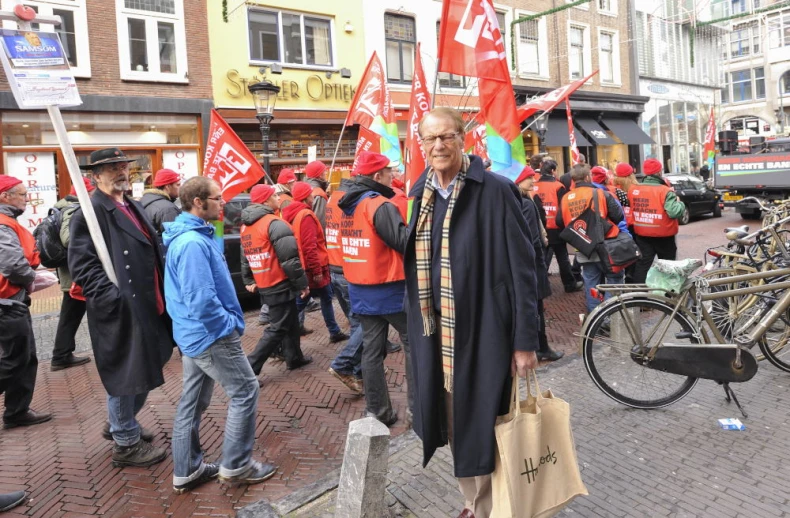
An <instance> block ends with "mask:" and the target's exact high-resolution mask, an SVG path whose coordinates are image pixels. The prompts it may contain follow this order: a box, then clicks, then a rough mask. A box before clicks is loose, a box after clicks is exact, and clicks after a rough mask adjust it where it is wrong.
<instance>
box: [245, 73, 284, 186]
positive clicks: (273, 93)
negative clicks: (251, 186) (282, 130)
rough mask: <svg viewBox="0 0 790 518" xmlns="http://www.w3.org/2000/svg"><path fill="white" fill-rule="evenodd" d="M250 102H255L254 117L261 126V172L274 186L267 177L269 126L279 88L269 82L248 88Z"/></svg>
mask: <svg viewBox="0 0 790 518" xmlns="http://www.w3.org/2000/svg"><path fill="white" fill-rule="evenodd" d="M249 89H250V93H251V94H252V100H253V101H254V102H255V116H256V117H257V118H258V122H259V123H260V124H261V138H262V139H263V172H264V174H265V175H266V178H267V179H268V180H269V182H270V183H271V184H272V185H274V181H272V178H271V176H269V171H270V169H269V157H270V155H269V129H270V128H269V125H270V124H271V122H272V119H273V118H274V105H275V104H277V94H279V93H280V87H279V86H277V85H275V84H272V82H271V81H267V80H265V79H264V80H263V81H261V82H259V83H254V84H251V85H250V86H249Z"/></svg>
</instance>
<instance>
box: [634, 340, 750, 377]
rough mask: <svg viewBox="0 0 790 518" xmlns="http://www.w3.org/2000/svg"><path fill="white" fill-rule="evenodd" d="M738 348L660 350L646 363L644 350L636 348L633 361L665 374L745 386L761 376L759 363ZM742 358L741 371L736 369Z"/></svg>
mask: <svg viewBox="0 0 790 518" xmlns="http://www.w3.org/2000/svg"><path fill="white" fill-rule="evenodd" d="M737 351H738V346H737V345H735V344H701V345H695V344H691V345H689V344H670V343H665V344H662V345H661V347H659V348H658V349H657V350H656V352H655V356H654V357H653V359H652V360H646V358H645V355H644V353H642V352H640V348H639V347H638V346H637V347H634V349H632V351H631V359H632V360H633V361H635V362H637V363H638V364H640V365H642V366H644V367H647V368H648V369H654V370H657V371H661V372H668V373H671V374H678V375H680V376H690V377H692V378H702V379H709V380H714V381H718V382H721V383H741V382H744V381H749V380H750V379H752V378H753V377H754V375H755V374H757V360H755V359H754V356H753V355H752V353H751V352H750V351H747V350H741V351H740V355H738V354H737ZM737 356H740V361H741V367H740V368H738V367H736V364H737V360H736V358H737Z"/></svg>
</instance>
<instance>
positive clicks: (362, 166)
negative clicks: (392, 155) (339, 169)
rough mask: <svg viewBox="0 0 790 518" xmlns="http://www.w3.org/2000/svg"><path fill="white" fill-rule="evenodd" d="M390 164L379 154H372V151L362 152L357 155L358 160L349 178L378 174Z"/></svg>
mask: <svg viewBox="0 0 790 518" xmlns="http://www.w3.org/2000/svg"><path fill="white" fill-rule="evenodd" d="M389 164H390V159H389V158H387V157H386V156H384V155H382V154H381V153H374V152H372V151H363V152H362V153H360V154H359V160H357V165H356V167H354V170H353V171H351V176H358V175H363V176H367V175H369V174H373V173H378V172H379V171H381V170H382V169H384V168H385V167H388V166H389Z"/></svg>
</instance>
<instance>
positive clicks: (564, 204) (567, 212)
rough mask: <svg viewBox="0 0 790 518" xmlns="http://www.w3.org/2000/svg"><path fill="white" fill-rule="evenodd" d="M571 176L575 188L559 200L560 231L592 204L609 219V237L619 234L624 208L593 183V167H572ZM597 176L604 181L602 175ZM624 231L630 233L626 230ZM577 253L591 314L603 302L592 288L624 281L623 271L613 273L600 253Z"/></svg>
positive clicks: (583, 165)
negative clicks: (591, 168) (602, 260)
mask: <svg viewBox="0 0 790 518" xmlns="http://www.w3.org/2000/svg"><path fill="white" fill-rule="evenodd" d="M604 175H605V172H604ZM571 179H572V180H573V184H574V187H573V189H571V191H570V192H569V193H568V194H566V195H565V196H564V197H563V198H562V200H560V210H558V211H557V228H559V229H560V230H562V229H564V228H565V226H566V225H568V224H570V223H571V221H573V220H574V219H576V218H577V217H579V216H580V215H581V214H582V213H583V212H584V211H585V210H586V209H587V208H588V207H590V208H592V209H593V210H595V211H597V213H598V215H599V216H600V217H601V218H602V219H603V220H604V221H608V222H609V225H608V229H607V230H606V232H605V235H604V237H605V238H606V239H610V238H613V237H615V236H617V234H619V233H620V227H619V226H618V225H619V224H620V223H621V222H624V217H623V209H622V207H621V205H620V203H619V202H618V201H617V198H616V197H615V196H614V195H613V194H612V193H611V192H609V190H608V189H606V188H605V187H604V186H602V185H601V184H600V183H598V182H595V183H593V181H592V178H591V175H590V167H589V166H588V165H586V164H576V165H575V166H573V168H571ZM598 179H599V180H601V178H600V177H599V178H598ZM604 181H605V180H604ZM596 198H597V200H596ZM624 230H625V229H624ZM625 231H626V232H627V230H625ZM576 256H577V257H578V259H579V263H580V264H581V267H582V278H583V279H584V295H585V299H586V301H587V313H588V314H589V313H590V312H591V311H592V310H593V309H595V307H596V306H598V304H599V303H600V300H599V299H598V298H597V297H595V296H593V294H592V291H591V290H592V289H593V288H595V286H597V285H598V284H604V283H605V284H622V283H623V273H622V272H619V273H610V272H609V271H608V268H607V267H606V266H605V265H604V264H603V263H602V262H601V257H599V254H598V253H597V252H593V253H592V254H591V255H589V256H587V255H585V254H583V253H582V252H581V251H577V252H576Z"/></svg>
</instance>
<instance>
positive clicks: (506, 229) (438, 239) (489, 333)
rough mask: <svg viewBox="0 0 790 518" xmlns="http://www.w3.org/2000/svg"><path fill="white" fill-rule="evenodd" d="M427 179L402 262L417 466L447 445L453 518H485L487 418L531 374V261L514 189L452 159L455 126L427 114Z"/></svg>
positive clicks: (491, 450)
mask: <svg viewBox="0 0 790 518" xmlns="http://www.w3.org/2000/svg"><path fill="white" fill-rule="evenodd" d="M419 132H420V136H421V137H422V142H423V148H424V150H425V153H426V157H427V160H428V164H429V168H428V169H427V170H426V171H425V172H424V173H423V174H422V176H421V177H420V178H419V179H418V181H417V182H416V184H415V185H414V187H413V188H412V190H411V192H410V195H411V196H413V197H414V207H413V210H412V215H411V221H410V224H409V230H410V235H409V240H408V244H407V248H406V254H405V256H404V268H405V271H406V289H407V296H406V301H407V317H408V336H409V342H410V343H411V344H413V345H412V347H411V357H412V366H413V367H412V368H413V371H414V380H415V387H414V388H415V403H414V430H415V432H416V433H417V435H418V436H419V437H420V438H421V439H422V441H423V451H424V462H425V464H427V463H428V461H429V460H430V458H431V456H432V455H433V453H434V452H435V451H436V449H437V448H439V447H441V446H443V445H445V444H447V442H448V441H449V442H450V446H451V449H452V452H453V458H454V465H455V476H456V477H458V479H459V485H460V488H461V492H462V493H463V495H464V498H465V510H464V513H466V514H462V516H472V514H470V513H474V514H473V516H476V517H477V518H484V517H487V516H489V514H490V512H491V505H492V500H491V475H490V474H491V473H492V472H493V471H494V458H495V452H496V439H495V436H494V423H495V420H496V417H497V415H501V414H503V413H505V412H506V411H507V409H508V396H509V395H510V388H511V384H512V378H511V376H512V375H515V374H516V372H518V374H519V375H521V376H525V375H526V372H527V369H531V368H534V367H536V366H537V357H536V354H535V351H536V350H537V349H538V337H537V330H538V326H539V321H538V312H537V307H536V302H537V299H538V297H537V285H536V278H535V270H534V266H533V265H534V261H535V256H534V251H533V249H532V244H531V243H530V241H529V238H528V231H527V227H526V221H525V220H524V216H523V215H522V213H521V196H520V194H519V192H518V190H517V188H516V186H515V185H514V184H513V182H511V181H509V180H507V179H506V178H503V177H501V176H499V175H496V174H492V173H487V172H486V171H485V170H484V168H483V162H482V160H481V159H480V158H479V157H477V156H467V155H464V154H463V143H464V122H463V120H462V119H461V117H460V115H459V114H458V113H457V112H456V111H455V110H452V109H449V108H436V109H434V110H433V111H431V113H429V114H428V115H427V116H426V117H425V118H424V119H423V120H422V122H421V123H420V127H419Z"/></svg>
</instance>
